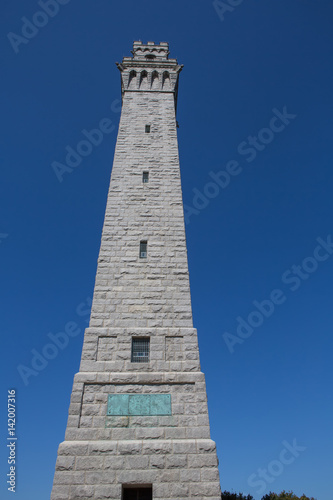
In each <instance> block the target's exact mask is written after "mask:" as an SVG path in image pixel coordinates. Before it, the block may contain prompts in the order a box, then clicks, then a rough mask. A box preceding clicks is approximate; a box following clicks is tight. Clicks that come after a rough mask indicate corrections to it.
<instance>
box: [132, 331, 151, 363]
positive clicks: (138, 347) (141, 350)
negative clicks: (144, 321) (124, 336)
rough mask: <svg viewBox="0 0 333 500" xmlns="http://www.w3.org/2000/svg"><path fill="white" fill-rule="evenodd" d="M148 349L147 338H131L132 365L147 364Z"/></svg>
mask: <svg viewBox="0 0 333 500" xmlns="http://www.w3.org/2000/svg"><path fill="white" fill-rule="evenodd" d="M149 347H150V339H149V337H147V338H132V356H131V361H132V363H148V362H149Z"/></svg>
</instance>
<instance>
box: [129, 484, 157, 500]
mask: <svg viewBox="0 0 333 500" xmlns="http://www.w3.org/2000/svg"><path fill="white" fill-rule="evenodd" d="M123 500H153V488H152V487H151V486H145V487H142V488H137V487H136V488H131V487H123Z"/></svg>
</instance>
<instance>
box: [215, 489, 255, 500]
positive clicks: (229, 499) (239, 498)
mask: <svg viewBox="0 0 333 500" xmlns="http://www.w3.org/2000/svg"><path fill="white" fill-rule="evenodd" d="M221 500H254V498H253V496H252V495H247V496H245V495H243V493H230V491H223V493H222V494H221Z"/></svg>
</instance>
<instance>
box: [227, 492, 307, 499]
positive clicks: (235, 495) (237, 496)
mask: <svg viewBox="0 0 333 500" xmlns="http://www.w3.org/2000/svg"><path fill="white" fill-rule="evenodd" d="M221 500H254V498H253V496H252V495H247V496H245V495H243V493H230V491H223V493H222V494H221ZM261 500H316V499H315V498H313V497H311V498H310V497H307V496H306V495H304V494H303V495H302V496H301V497H298V496H297V495H295V493H293V492H292V491H281V493H272V492H269V493H268V494H267V495H265V496H263V497H262V499H261Z"/></svg>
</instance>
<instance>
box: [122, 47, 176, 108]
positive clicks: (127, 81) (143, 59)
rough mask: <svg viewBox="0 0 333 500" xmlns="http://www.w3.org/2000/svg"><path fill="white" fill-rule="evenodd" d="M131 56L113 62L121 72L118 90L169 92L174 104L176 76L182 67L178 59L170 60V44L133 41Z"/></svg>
mask: <svg viewBox="0 0 333 500" xmlns="http://www.w3.org/2000/svg"><path fill="white" fill-rule="evenodd" d="M132 54H133V57H124V59H123V61H122V62H121V63H116V64H117V67H118V69H119V70H120V72H121V91H122V95H124V92H128V91H129V92H172V93H173V94H174V98H175V106H176V105H177V93H178V75H179V73H180V72H181V70H182V69H183V65H179V64H178V62H177V59H169V44H168V43H166V42H161V43H160V44H159V45H155V43H154V42H148V43H147V44H143V43H142V42H141V41H138V42H134V44H133V50H132Z"/></svg>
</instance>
